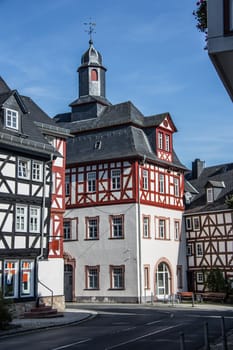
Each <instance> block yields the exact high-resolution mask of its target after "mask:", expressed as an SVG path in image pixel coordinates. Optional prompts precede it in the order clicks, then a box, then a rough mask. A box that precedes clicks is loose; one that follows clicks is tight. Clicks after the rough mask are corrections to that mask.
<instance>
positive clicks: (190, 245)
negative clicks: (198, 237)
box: [187, 243, 193, 256]
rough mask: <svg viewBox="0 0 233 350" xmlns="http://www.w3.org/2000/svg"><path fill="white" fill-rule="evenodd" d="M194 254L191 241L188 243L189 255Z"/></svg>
mask: <svg viewBox="0 0 233 350" xmlns="http://www.w3.org/2000/svg"><path fill="white" fill-rule="evenodd" d="M192 254H193V245H192V243H189V244H188V245H187V256H191V255H192Z"/></svg>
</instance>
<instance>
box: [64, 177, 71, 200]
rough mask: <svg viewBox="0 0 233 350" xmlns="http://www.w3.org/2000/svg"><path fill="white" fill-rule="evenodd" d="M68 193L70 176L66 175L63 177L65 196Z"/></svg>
mask: <svg viewBox="0 0 233 350" xmlns="http://www.w3.org/2000/svg"><path fill="white" fill-rule="evenodd" d="M69 195H70V176H69V175H66V179H65V196H66V197H68V196H69Z"/></svg>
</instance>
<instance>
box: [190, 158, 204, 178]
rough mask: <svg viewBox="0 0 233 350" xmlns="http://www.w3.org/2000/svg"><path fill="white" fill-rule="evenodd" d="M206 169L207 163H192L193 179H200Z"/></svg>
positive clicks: (199, 161) (196, 161)
mask: <svg viewBox="0 0 233 350" xmlns="http://www.w3.org/2000/svg"><path fill="white" fill-rule="evenodd" d="M204 167H205V161H203V160H200V159H195V160H194V162H192V179H198V178H199V176H200V175H201V173H202V170H203V169H204Z"/></svg>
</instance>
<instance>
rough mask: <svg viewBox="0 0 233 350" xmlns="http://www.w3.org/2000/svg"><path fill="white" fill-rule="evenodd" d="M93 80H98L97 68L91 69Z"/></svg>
mask: <svg viewBox="0 0 233 350" xmlns="http://www.w3.org/2000/svg"><path fill="white" fill-rule="evenodd" d="M91 80H92V81H98V72H97V70H96V69H92V70H91Z"/></svg>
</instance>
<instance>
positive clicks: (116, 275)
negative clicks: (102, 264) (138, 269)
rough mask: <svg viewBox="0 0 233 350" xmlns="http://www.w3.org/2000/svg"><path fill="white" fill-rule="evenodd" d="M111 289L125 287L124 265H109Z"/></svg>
mask: <svg viewBox="0 0 233 350" xmlns="http://www.w3.org/2000/svg"><path fill="white" fill-rule="evenodd" d="M110 276H111V289H124V288H125V281H124V279H125V268H124V266H110Z"/></svg>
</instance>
